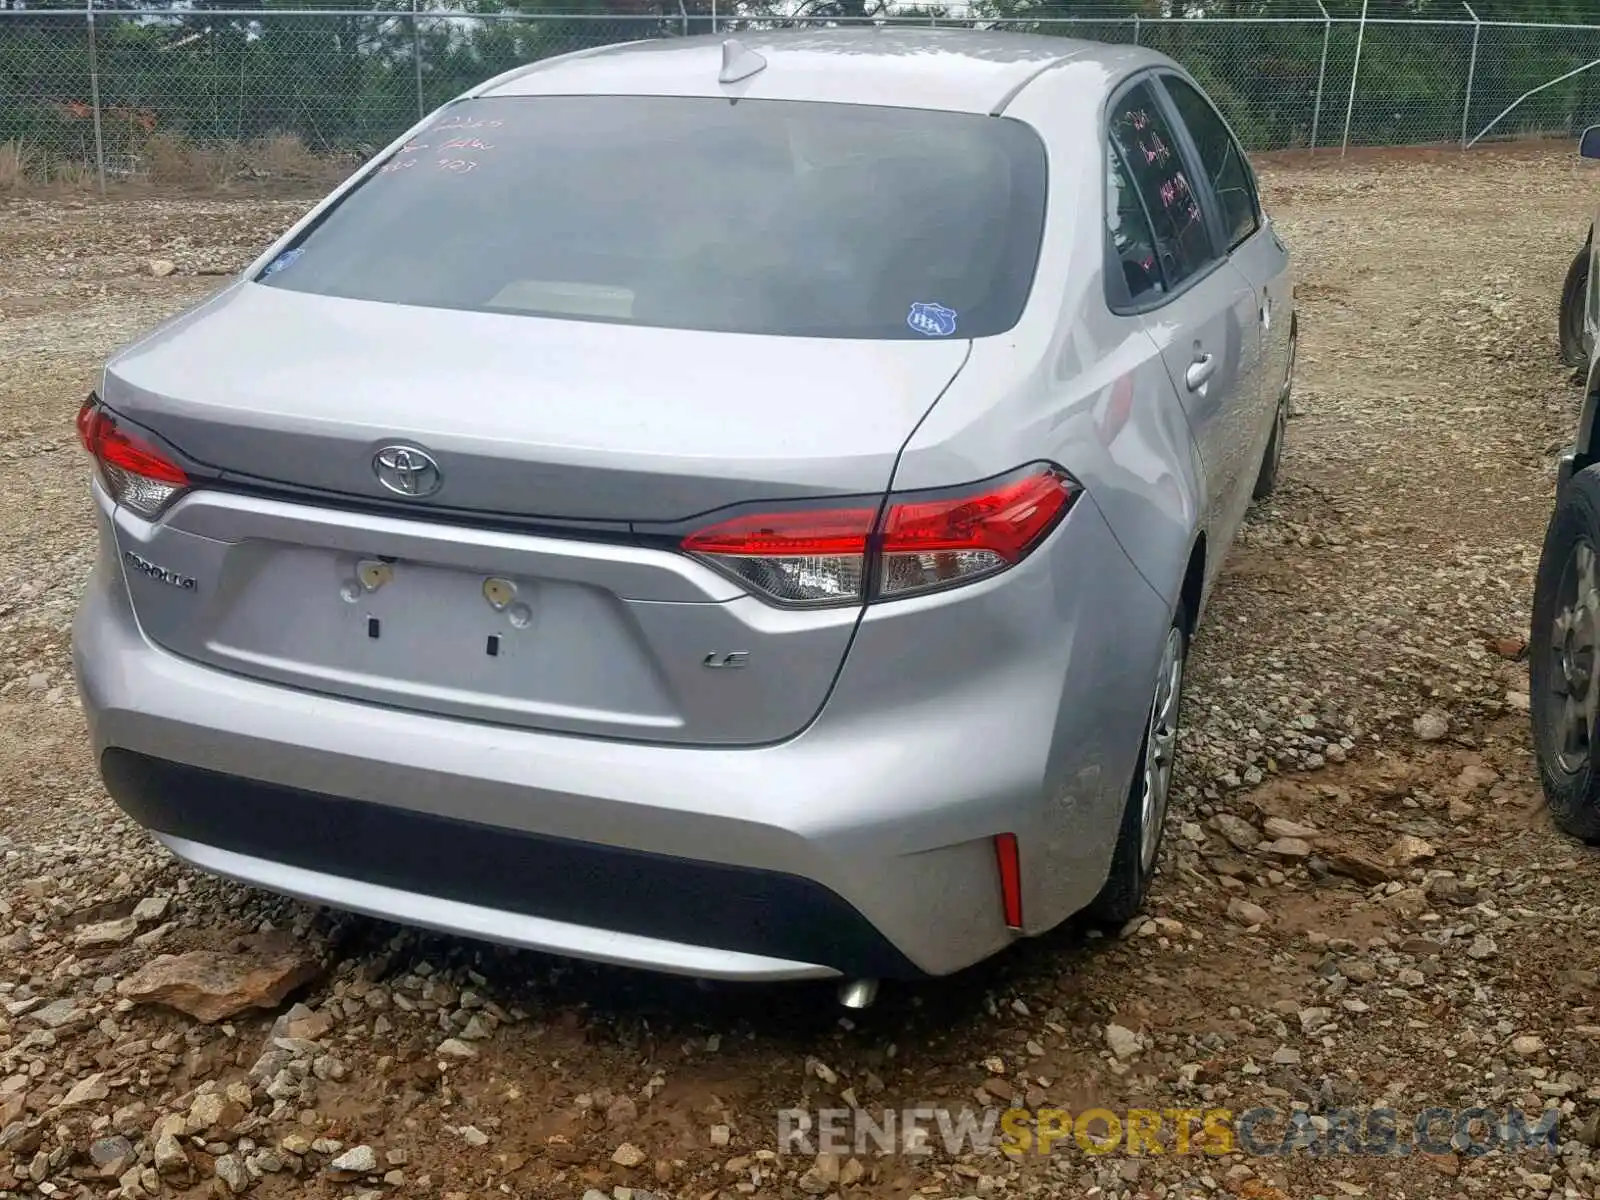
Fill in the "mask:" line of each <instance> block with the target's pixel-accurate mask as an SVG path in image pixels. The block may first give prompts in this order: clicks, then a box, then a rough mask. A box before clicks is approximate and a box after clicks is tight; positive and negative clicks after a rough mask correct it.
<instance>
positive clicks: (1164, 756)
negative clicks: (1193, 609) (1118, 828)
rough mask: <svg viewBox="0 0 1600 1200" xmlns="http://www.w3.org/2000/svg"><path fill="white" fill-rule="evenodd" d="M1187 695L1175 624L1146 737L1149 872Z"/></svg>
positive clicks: (1143, 799)
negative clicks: (1180, 715)
mask: <svg viewBox="0 0 1600 1200" xmlns="http://www.w3.org/2000/svg"><path fill="white" fill-rule="evenodd" d="M1182 695H1183V631H1182V630H1180V629H1179V628H1178V627H1177V626H1173V627H1172V628H1171V629H1169V630H1168V631H1167V640H1166V643H1165V645H1163V646H1162V648H1161V668H1160V670H1159V672H1158V673H1157V675H1156V694H1155V699H1154V700H1153V701H1152V702H1151V705H1150V728H1149V731H1148V733H1147V735H1146V737H1145V753H1144V784H1143V787H1142V789H1141V793H1140V797H1139V820H1140V828H1139V836H1140V841H1139V862H1140V865H1141V866H1142V867H1143V868H1144V870H1145V872H1146V873H1148V872H1149V871H1150V870H1151V869H1152V868H1153V867H1154V866H1155V860H1156V848H1157V847H1158V846H1159V845H1160V844H1161V826H1162V823H1163V822H1164V821H1165V820H1166V817H1167V797H1168V795H1169V793H1170V792H1171V790H1172V763H1173V759H1174V758H1175V757H1176V756H1177V751H1178V708H1179V704H1180V702H1181V699H1182Z"/></svg>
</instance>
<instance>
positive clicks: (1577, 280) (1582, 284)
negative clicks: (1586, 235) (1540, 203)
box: [1561, 242, 1589, 368]
mask: <svg viewBox="0 0 1600 1200" xmlns="http://www.w3.org/2000/svg"><path fill="white" fill-rule="evenodd" d="M1588 293H1589V243H1588V242H1585V243H1584V244H1583V249H1582V250H1580V251H1578V253H1577V256H1576V257H1575V258H1573V260H1572V264H1571V265H1570V266H1569V267H1568V268H1567V278H1566V281H1565V282H1564V283H1563V284H1562V285H1561V361H1562V362H1564V363H1566V364H1567V366H1569V367H1574V368H1576V367H1583V366H1586V365H1587V364H1588V362H1589V351H1588V348H1587V347H1585V346H1584V344H1583V309H1584V303H1585V301H1586V300H1587V299H1588Z"/></svg>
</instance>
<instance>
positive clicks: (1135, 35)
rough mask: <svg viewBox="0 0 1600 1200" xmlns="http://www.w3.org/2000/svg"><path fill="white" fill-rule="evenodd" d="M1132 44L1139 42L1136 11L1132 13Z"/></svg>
mask: <svg viewBox="0 0 1600 1200" xmlns="http://www.w3.org/2000/svg"><path fill="white" fill-rule="evenodd" d="M1133 44H1134V45H1135V46H1137V45H1138V44H1139V14H1138V13H1134V14H1133Z"/></svg>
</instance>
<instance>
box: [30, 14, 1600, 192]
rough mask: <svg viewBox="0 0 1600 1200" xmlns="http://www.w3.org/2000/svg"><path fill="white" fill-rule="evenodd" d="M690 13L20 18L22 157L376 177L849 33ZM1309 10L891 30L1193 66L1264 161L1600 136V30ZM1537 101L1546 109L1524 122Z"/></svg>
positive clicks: (93, 168) (39, 163) (58, 164)
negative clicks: (200, 162) (640, 50)
mask: <svg viewBox="0 0 1600 1200" xmlns="http://www.w3.org/2000/svg"><path fill="white" fill-rule="evenodd" d="M5 2H6V0H0V3H5ZM14 2H15V0H13V3H14ZM697 2H698V3H703V2H704V0H697ZM679 3H680V11H679V12H678V13H677V14H676V15H673V14H668V15H661V14H655V15H638V16H623V15H550V14H544V13H538V14H532V13H520V12H509V13H464V12H457V11H434V10H426V9H423V10H420V11H419V10H418V9H417V8H414V7H407V8H398V9H391V8H382V7H379V8H348V9H343V8H341V9H314V10H286V9H271V10H257V9H243V8H241V9H230V8H200V7H189V8H182V9H179V8H157V7H115V6H112V7H107V6H106V5H105V4H104V3H102V4H96V5H93V6H92V7H89V8H83V7H76V8H67V7H64V6H56V7H51V6H49V4H48V3H47V4H46V6H44V7H29V8H15V7H11V8H0V150H4V151H7V152H8V153H9V154H10V161H11V163H12V169H13V171H14V172H15V171H16V170H18V169H20V167H19V164H21V165H23V166H26V167H27V168H28V169H29V170H30V171H31V173H33V174H35V175H38V174H45V175H48V174H51V173H69V172H77V173H79V174H80V175H81V174H83V173H91V174H95V175H98V176H99V178H100V179H101V181H102V185H103V181H104V179H105V178H106V177H107V176H111V177H117V176H120V175H127V174H138V173H140V172H142V171H145V170H147V169H148V168H149V167H150V165H151V162H152V159H159V158H160V157H161V156H162V155H165V156H168V157H171V156H173V155H181V154H184V153H190V152H197V151H202V150H203V151H206V152H208V153H210V154H213V155H217V154H222V155H223V157H224V159H226V160H227V161H229V162H232V163H234V164H235V165H237V162H242V161H245V157H244V156H243V155H242V151H241V149H240V148H243V147H255V148H256V151H257V154H258V156H259V155H260V154H266V155H267V156H268V157H269V158H270V157H271V156H272V155H277V156H278V157H279V158H280V159H281V158H283V157H284V156H290V157H292V156H293V155H295V154H301V155H305V156H306V157H307V158H312V159H328V158H334V159H338V158H343V157H354V158H359V157H361V156H363V155H366V154H370V153H371V152H372V151H373V150H374V149H376V148H377V147H379V146H382V145H383V144H385V143H386V142H388V141H389V140H390V139H391V138H393V137H394V136H395V135H397V134H398V133H400V132H401V131H402V130H404V129H405V128H406V127H407V126H408V125H410V124H411V123H412V122H413V121H415V120H416V119H417V118H418V117H419V116H420V115H422V114H423V113H425V112H427V111H428V110H430V109H432V108H434V107H436V106H437V105H439V104H441V103H443V102H444V101H446V100H448V99H449V98H450V97H452V96H455V95H457V94H458V93H460V92H461V91H463V90H465V89H466V88H468V87H470V86H472V85H473V84H476V83H478V82H481V81H482V80H484V79H487V78H489V77H490V76H492V75H495V74H497V73H498V72H500V71H503V70H506V69H508V68H510V67H514V66H516V65H518V64H521V63H526V62H531V61H533V60H536V59H540V58H546V57H549V56H551V55H555V54H562V53H566V52H568V51H572V50H580V49H585V48H589V47H596V46H603V45H607V44H611V43H616V42H625V41H633V40H636V39H640V38H673V37H683V36H688V35H693V34H705V33H712V32H716V33H722V34H736V33H738V32H740V31H750V30H764V29H771V28H779V27H793V26H796V25H805V24H812V25H815V24H826V25H842V24H848V23H849V22H846V21H840V20H826V21H807V20H805V19H797V18H790V17H771V16H761V17H754V16H748V15H744V14H742V13H738V12H735V13H724V14H723V15H720V16H718V15H712V13H707V12H706V11H705V10H704V9H703V8H697V10H696V11H694V12H690V11H689V10H688V9H687V8H684V7H682V0H679ZM714 11H715V10H712V12H713V13H714ZM1296 11H1297V13H1299V14H1300V15H1294V16H1283V17H1255V18H1228V19H1220V18H1204V17H1202V18H1152V17H1144V16H1128V17H1117V18H1056V19H1037V20H1016V19H1009V20H1007V19H993V18H987V17H982V16H976V15H968V16H951V15H922V16H917V17H901V16H897V17H887V18H875V19H874V22H873V23H876V24H885V25H895V24H913V25H921V26H957V27H969V28H981V29H1008V30H1018V31H1024V32H1030V33H1041V34H1048V35H1055V36H1061V37H1077V38H1090V39H1093V40H1097V41H1108V42H1135V43H1138V44H1140V45H1145V46H1150V47H1152V48H1154V49H1157V50H1160V51H1163V52H1164V53H1166V54H1169V55H1171V56H1172V57H1173V58H1175V59H1177V60H1178V61H1179V62H1181V63H1183V64H1184V65H1185V66H1186V67H1188V68H1189V70H1190V71H1192V72H1193V73H1194V74H1195V75H1196V77H1197V78H1199V79H1200V80H1201V82H1202V83H1203V84H1204V85H1205V86H1206V88H1207V89H1208V91H1209V92H1210V93H1211V95H1212V97H1213V98H1214V99H1215V100H1216V102H1217V103H1218V105H1219V106H1220V107H1221V108H1222V109H1223V110H1224V112H1225V113H1226V114H1227V116H1228V117H1229V119H1230V120H1231V121H1232V123H1233V124H1234V126H1235V128H1236V129H1237V130H1238V131H1239V133H1240V136H1241V137H1242V138H1243V139H1244V141H1245V142H1246V143H1247V144H1248V146H1249V147H1250V148H1252V149H1255V150H1281V149H1313V150H1316V149H1327V148H1330V147H1331V148H1334V149H1335V150H1337V149H1339V148H1341V147H1343V146H1345V145H1347V144H1348V145H1355V146H1374V145H1414V144H1460V145H1466V144H1468V143H1469V142H1470V141H1472V140H1474V139H1475V138H1476V137H1477V136H1478V135H1480V134H1485V136H1486V137H1487V138H1488V139H1491V140H1493V139H1506V138H1518V137H1552V136H1556V137H1570V136H1572V135H1574V134H1575V132H1577V131H1578V130H1581V129H1582V128H1583V127H1584V126H1585V125H1587V124H1589V123H1592V122H1600V67H1597V68H1596V69H1595V70H1583V69H1582V68H1584V67H1585V66H1587V65H1593V64H1594V63H1595V60H1600V25H1593V26H1591V25H1560V26H1557V25H1527V24H1512V23H1507V22H1496V21H1479V20H1478V19H1477V17H1476V16H1475V15H1474V14H1473V11H1472V9H1471V8H1469V7H1468V6H1467V5H1466V4H1463V5H1462V15H1461V17H1460V18H1459V19H1455V20H1434V21H1422V20H1394V19H1386V20H1370V21H1363V20H1360V19H1356V18H1351V17H1348V16H1337V17H1335V16H1329V15H1327V13H1326V10H1324V9H1323V8H1322V6H1321V4H1320V3H1318V4H1317V10H1316V11H1317V12H1318V13H1319V15H1316V16H1311V15H1305V10H1304V9H1303V8H1302V9H1298V10H1296ZM1569 72H1576V74H1573V75H1571V77H1570V78H1565V79H1563V78H1562V76H1564V75H1566V74H1567V73H1569ZM1546 85H1548V86H1546ZM1534 89H1542V90H1537V91H1536V92H1535V94H1533V95H1531V96H1527V97H1526V99H1525V100H1523V101H1522V102H1521V103H1520V104H1518V103H1516V102H1517V101H1518V100H1519V98H1522V97H1524V96H1525V94H1526V93H1529V92H1530V91H1533V90H1534ZM1513 105H1515V107H1512V106H1513ZM1508 107H1511V112H1510V113H1509V114H1506V115H1504V116H1503V117H1501V114H1502V113H1503V110H1505V109H1507V108H1508ZM1497 117H1500V119H1499V121H1498V123H1497V124H1494V125H1493V127H1492V128H1491V129H1488V130H1487V131H1485V126H1487V125H1489V124H1490V122H1491V121H1494V120H1495V119H1496V118H1497ZM230 153H232V154H233V155H234V157H233V158H229V157H228V155H229V154H230Z"/></svg>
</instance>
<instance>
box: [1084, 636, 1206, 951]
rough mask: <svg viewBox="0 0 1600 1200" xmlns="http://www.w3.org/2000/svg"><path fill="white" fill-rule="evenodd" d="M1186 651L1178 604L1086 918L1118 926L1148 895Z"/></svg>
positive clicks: (1166, 796) (1172, 755) (1162, 821)
mask: <svg viewBox="0 0 1600 1200" xmlns="http://www.w3.org/2000/svg"><path fill="white" fill-rule="evenodd" d="M1188 653H1189V631H1188V615H1187V614H1186V613H1185V612H1184V611H1183V608H1182V606H1180V607H1179V609H1178V612H1177V613H1176V614H1175V615H1174V616H1173V619H1172V625H1171V627H1170V628H1169V629H1168V630H1167V636H1166V639H1165V640H1164V641H1163V642H1162V644H1161V661H1160V665H1159V666H1158V667H1157V668H1156V679H1155V688H1154V695H1153V696H1152V698H1151V701H1150V718H1149V720H1148V721H1147V722H1146V724H1145V734H1144V744H1143V745H1142V746H1141V747H1140V750H1139V766H1138V769H1137V770H1135V771H1134V774H1133V783H1132V785H1131V786H1130V787H1129V789H1128V802H1127V804H1126V805H1125V806H1124V809H1123V814H1122V828H1121V829H1120V830H1119V831H1118V833H1117V847H1116V849H1115V850H1114V851H1113V852H1112V855H1111V873H1110V874H1109V875H1108V876H1107V877H1106V882H1105V885H1104V886H1103V887H1102V888H1101V889H1100V894H1099V895H1098V896H1096V897H1095V898H1094V900H1093V901H1092V902H1091V903H1090V905H1089V914H1090V916H1091V917H1093V918H1095V919H1096V920H1099V921H1103V922H1105V923H1106V924H1111V925H1120V924H1122V923H1123V922H1124V921H1127V920H1129V919H1130V918H1132V917H1133V916H1134V915H1135V914H1136V913H1137V912H1138V911H1139V910H1140V909H1141V908H1142V907H1143V906H1144V901H1145V897H1146V896H1147V895H1148V894H1149V892H1150V880H1151V879H1152V878H1153V877H1154V875H1155V870H1156V855H1157V854H1158V853H1159V852H1160V850H1161V831H1162V828H1163V827H1164V826H1165V824H1166V817H1167V801H1168V800H1169V799H1170V797H1171V792H1172V766H1173V760H1174V759H1175V758H1176V756H1177V752H1178V716H1179V712H1180V710H1181V709H1182V706H1183V668H1184V662H1185V660H1186V659H1187V657H1188Z"/></svg>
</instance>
